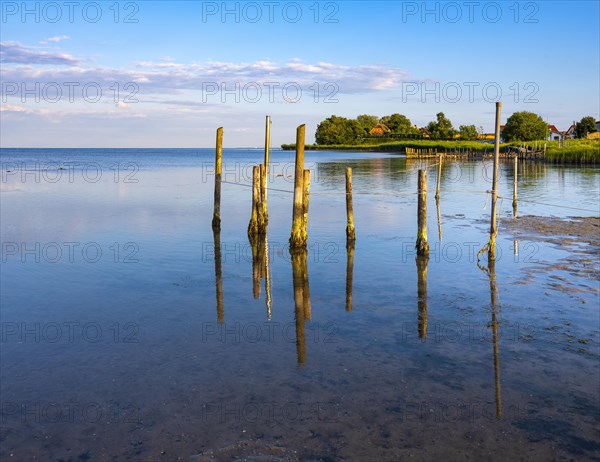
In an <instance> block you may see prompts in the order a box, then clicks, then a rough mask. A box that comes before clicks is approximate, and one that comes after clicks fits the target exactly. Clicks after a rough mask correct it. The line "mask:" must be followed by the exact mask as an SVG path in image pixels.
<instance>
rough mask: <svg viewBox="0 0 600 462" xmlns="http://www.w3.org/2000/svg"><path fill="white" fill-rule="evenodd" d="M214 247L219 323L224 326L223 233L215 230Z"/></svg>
mask: <svg viewBox="0 0 600 462" xmlns="http://www.w3.org/2000/svg"><path fill="white" fill-rule="evenodd" d="M213 245H214V250H215V290H216V294H217V321H218V322H219V324H223V319H224V313H223V271H222V268H221V231H220V230H218V229H213Z"/></svg>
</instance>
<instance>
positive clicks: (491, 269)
mask: <svg viewBox="0 0 600 462" xmlns="http://www.w3.org/2000/svg"><path fill="white" fill-rule="evenodd" d="M478 266H479V268H480V269H481V270H482V271H484V272H485V273H487V275H488V277H489V280H490V302H491V306H492V316H491V317H492V320H491V321H490V323H489V324H488V327H489V328H491V329H492V344H493V356H494V385H495V392H496V419H501V418H502V389H501V386H500V347H499V344H498V340H499V338H500V334H499V327H500V322H499V321H498V286H497V285H496V266H495V261H494V260H490V259H488V267H487V268H485V267H483V266H481V265H479V264H478Z"/></svg>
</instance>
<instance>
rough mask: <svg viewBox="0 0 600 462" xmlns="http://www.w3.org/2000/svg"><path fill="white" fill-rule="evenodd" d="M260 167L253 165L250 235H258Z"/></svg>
mask: <svg viewBox="0 0 600 462" xmlns="http://www.w3.org/2000/svg"><path fill="white" fill-rule="evenodd" d="M259 175H260V172H259V168H258V166H256V165H255V166H254V167H252V215H251V217H250V223H249V224H248V236H256V235H257V234H258V231H259V230H258V208H259V203H258V201H259V196H260V184H259V181H260V180H259V178H258V177H259Z"/></svg>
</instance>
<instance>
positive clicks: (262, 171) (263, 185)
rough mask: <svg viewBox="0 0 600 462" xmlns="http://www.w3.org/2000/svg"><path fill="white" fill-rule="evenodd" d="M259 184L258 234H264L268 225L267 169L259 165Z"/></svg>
mask: <svg viewBox="0 0 600 462" xmlns="http://www.w3.org/2000/svg"><path fill="white" fill-rule="evenodd" d="M258 171H259V174H258V176H259V183H260V197H259V202H258V207H257V208H258V211H257V215H258V233H259V234H266V233H267V226H268V224H269V215H268V212H267V168H266V167H265V165H264V164H260V166H259V168H258Z"/></svg>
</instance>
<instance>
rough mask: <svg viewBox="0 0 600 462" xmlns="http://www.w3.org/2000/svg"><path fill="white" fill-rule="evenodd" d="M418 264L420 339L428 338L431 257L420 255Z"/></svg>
mask: <svg viewBox="0 0 600 462" xmlns="http://www.w3.org/2000/svg"><path fill="white" fill-rule="evenodd" d="M416 263H417V307H418V309H419V338H422V339H425V338H427V265H428V264H429V255H418V256H417V258H416Z"/></svg>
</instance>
